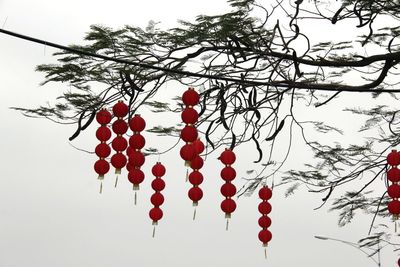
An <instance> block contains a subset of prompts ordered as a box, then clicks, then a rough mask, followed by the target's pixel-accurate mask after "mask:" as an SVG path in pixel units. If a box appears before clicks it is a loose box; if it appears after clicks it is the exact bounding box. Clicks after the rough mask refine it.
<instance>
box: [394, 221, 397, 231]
mask: <svg viewBox="0 0 400 267" xmlns="http://www.w3.org/2000/svg"><path fill="white" fill-rule="evenodd" d="M394 232H395V233H397V221H394Z"/></svg>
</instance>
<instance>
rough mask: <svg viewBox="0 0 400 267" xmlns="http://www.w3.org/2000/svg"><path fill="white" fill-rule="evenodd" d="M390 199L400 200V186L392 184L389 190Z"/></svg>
mask: <svg viewBox="0 0 400 267" xmlns="http://www.w3.org/2000/svg"><path fill="white" fill-rule="evenodd" d="M387 192H388V195H389V197H391V198H393V199H398V198H400V185H399V184H391V185H390V186H389V187H388V189H387Z"/></svg>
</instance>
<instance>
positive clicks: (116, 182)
mask: <svg viewBox="0 0 400 267" xmlns="http://www.w3.org/2000/svg"><path fill="white" fill-rule="evenodd" d="M117 184H118V175H117V177H116V178H115V184H114V188H117Z"/></svg>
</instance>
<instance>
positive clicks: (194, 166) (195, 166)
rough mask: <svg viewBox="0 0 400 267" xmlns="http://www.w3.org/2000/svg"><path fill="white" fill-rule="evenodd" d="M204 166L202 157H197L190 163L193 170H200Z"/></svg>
mask: <svg viewBox="0 0 400 267" xmlns="http://www.w3.org/2000/svg"><path fill="white" fill-rule="evenodd" d="M203 165H204V160H203V159H202V157H200V156H199V155H197V156H195V157H194V158H193V159H192V160H191V161H190V167H191V168H192V169H193V170H199V169H201V168H202V167H203Z"/></svg>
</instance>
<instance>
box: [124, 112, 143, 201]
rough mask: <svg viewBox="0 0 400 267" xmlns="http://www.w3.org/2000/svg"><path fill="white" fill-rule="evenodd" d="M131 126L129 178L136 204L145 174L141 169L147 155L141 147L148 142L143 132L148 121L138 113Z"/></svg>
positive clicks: (131, 120) (130, 122)
mask: <svg viewBox="0 0 400 267" xmlns="http://www.w3.org/2000/svg"><path fill="white" fill-rule="evenodd" d="M129 128H130V129H131V130H132V132H133V134H132V136H131V137H130V138H129V150H128V151H127V155H128V159H129V160H128V165H127V169H128V180H129V182H131V183H132V185H133V187H132V188H133V190H134V191H135V201H134V202H135V204H136V202H137V192H136V191H137V190H139V185H140V184H141V183H142V182H143V181H144V178H145V175H144V172H143V171H142V170H141V167H142V166H143V164H144V162H145V156H144V154H143V153H142V151H141V149H143V147H144V146H145V144H146V139H145V138H144V137H143V135H142V134H141V132H142V131H144V129H145V128H146V121H145V120H144V119H143V118H142V117H141V116H140V115H139V114H136V115H135V116H133V118H131V119H130V121H129Z"/></svg>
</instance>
